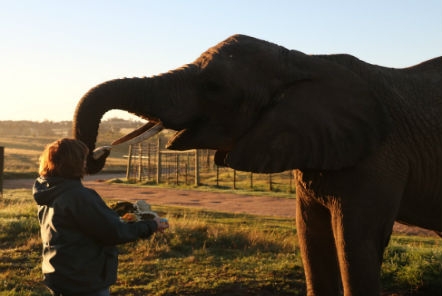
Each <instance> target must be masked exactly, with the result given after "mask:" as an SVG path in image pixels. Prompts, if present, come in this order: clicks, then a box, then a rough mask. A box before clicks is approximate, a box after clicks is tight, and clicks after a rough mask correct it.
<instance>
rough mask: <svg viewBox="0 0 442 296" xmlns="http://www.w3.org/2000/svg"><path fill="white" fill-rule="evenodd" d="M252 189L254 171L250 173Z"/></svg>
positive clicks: (251, 187)
mask: <svg viewBox="0 0 442 296" xmlns="http://www.w3.org/2000/svg"><path fill="white" fill-rule="evenodd" d="M250 189H253V173H252V172H251V173H250Z"/></svg>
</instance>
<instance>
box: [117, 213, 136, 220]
mask: <svg viewBox="0 0 442 296" xmlns="http://www.w3.org/2000/svg"><path fill="white" fill-rule="evenodd" d="M121 219H122V220H123V221H124V222H135V221H137V216H136V215H135V214H134V213H126V214H124V215H123V216H122V217H121Z"/></svg>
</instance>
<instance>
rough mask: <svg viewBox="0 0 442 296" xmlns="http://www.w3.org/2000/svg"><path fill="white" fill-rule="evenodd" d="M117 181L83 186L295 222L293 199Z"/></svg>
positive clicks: (406, 230) (411, 231)
mask: <svg viewBox="0 0 442 296" xmlns="http://www.w3.org/2000/svg"><path fill="white" fill-rule="evenodd" d="M118 177H120V178H121V177H122V176H121V175H115V174H102V175H96V176H87V177H86V178H85V180H84V181H83V183H84V185H85V186H86V187H89V188H92V189H94V190H95V191H97V192H98V193H99V194H100V195H101V196H102V197H103V198H107V199H113V200H126V201H136V200H145V201H146V202H147V203H149V204H152V205H167V206H187V207H196V208H201V209H208V210H213V211H222V212H231V213H245V214H252V215H260V216H276V217H287V218H293V219H294V218H295V208H296V207H295V200H294V199H287V198H278V197H272V196H249V195H240V194H233V193H219V192H206V191H191V190H181V189H170V188H149V189H146V188H145V187H144V188H143V187H134V186H125V185H118V184H112V185H110V184H107V183H104V182H103V180H105V179H110V178H118ZM33 182H34V180H32V179H12V180H4V188H6V189H17V188H31V187H32V184H33ZM393 231H394V233H401V234H408V235H419V236H437V235H436V234H435V233H434V232H433V231H429V230H426V229H422V228H420V227H416V226H408V225H404V224H400V223H395V225H394V227H393Z"/></svg>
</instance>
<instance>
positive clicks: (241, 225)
mask: <svg viewBox="0 0 442 296" xmlns="http://www.w3.org/2000/svg"><path fill="white" fill-rule="evenodd" d="M153 208H154V210H156V211H158V212H163V213H164V214H163V215H164V216H165V217H166V218H168V219H169V221H170V225H171V228H170V230H169V231H167V232H166V233H164V234H156V235H154V236H153V237H152V238H151V239H149V240H140V241H138V242H134V243H129V244H125V245H121V246H119V249H120V257H119V258H120V265H119V277H118V282H117V283H116V284H115V285H114V286H113V287H112V289H111V292H112V295H305V281H304V274H303V268H302V263H301V259H300V254H299V249H298V244H297V238H296V229H295V226H294V221H293V219H284V218H274V217H260V216H251V215H244V214H230V213H221V212H211V211H203V210H191V209H187V208H178V207H153ZM441 246H442V244H441V240H440V239H438V238H428V237H414V236H393V237H392V239H391V242H390V246H389V247H388V248H387V250H386V252H385V256H384V257H385V258H384V264H383V269H382V283H383V287H384V292H385V293H387V294H388V293H392V292H393V291H394V292H396V293H398V294H397V295H440V293H441V291H442V283H441V280H440V279H441V276H442V271H441V261H442V250H441ZM40 256H41V241H40V237H39V227H38V222H37V217H36V205H35V204H34V202H33V200H32V197H31V193H30V191H29V190H6V191H5V194H4V197H3V199H2V200H1V201H0V295H49V293H48V292H47V290H46V288H45V287H44V285H43V284H42V283H41V280H42V275H41V269H40V264H41V262H40V260H41V258H40Z"/></svg>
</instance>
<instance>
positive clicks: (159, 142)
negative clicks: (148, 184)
mask: <svg viewBox="0 0 442 296" xmlns="http://www.w3.org/2000/svg"><path fill="white" fill-rule="evenodd" d="M160 149H161V138H160V137H158V148H157V178H156V182H157V184H160V182H161V151H160Z"/></svg>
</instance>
